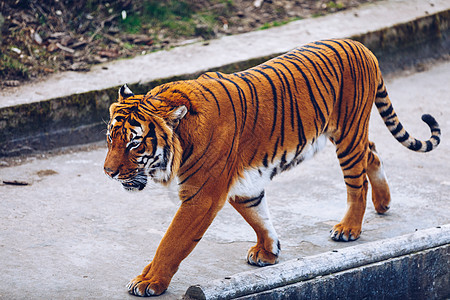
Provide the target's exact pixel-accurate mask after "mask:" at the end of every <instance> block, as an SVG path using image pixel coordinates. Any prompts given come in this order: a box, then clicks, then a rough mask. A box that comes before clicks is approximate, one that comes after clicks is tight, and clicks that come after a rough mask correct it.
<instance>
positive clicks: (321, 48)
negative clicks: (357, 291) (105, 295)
mask: <svg viewBox="0 0 450 300" xmlns="http://www.w3.org/2000/svg"><path fill="white" fill-rule="evenodd" d="M373 104H375V105H376V107H377V108H378V111H379V113H380V115H381V116H382V118H383V120H384V122H385V124H386V126H387V127H388V129H389V130H390V132H391V133H392V135H393V136H394V137H395V138H396V139H397V140H398V141H399V142H400V143H401V144H402V145H404V146H405V147H407V148H409V149H411V150H413V151H417V152H427V151H431V150H433V149H434V148H436V146H437V145H438V144H439V138H440V130H439V126H438V124H437V122H436V121H435V120H434V118H433V117H431V116H430V115H424V116H423V117H422V119H423V120H424V121H425V122H426V123H427V124H428V126H429V127H430V129H431V137H430V139H429V140H427V141H419V140H417V139H415V138H413V137H411V136H410V135H409V134H408V132H407V131H406V130H405V129H404V128H403V126H402V125H401V123H400V121H399V120H398V118H397V116H396V114H395V112H394V109H393V107H392V104H391V102H390V100H389V97H388V95H387V91H386V87H385V85H384V82H383V78H382V76H381V72H380V70H379V67H378V62H377V60H376V58H375V57H374V55H373V54H372V53H371V52H370V51H369V50H368V49H367V48H366V47H364V46H363V45H362V44H360V43H358V42H354V41H351V40H327V41H318V42H315V43H311V44H307V45H305V46H303V47H300V48H297V49H294V50H292V51H291V52H289V53H286V54H284V55H281V56H279V57H276V58H274V59H272V60H270V61H268V62H266V63H264V64H261V65H259V66H256V67H254V68H251V69H248V70H246V71H242V72H239V73H234V74H222V73H218V72H213V73H206V74H204V75H202V76H200V77H199V78H198V79H195V80H189V81H178V82H172V83H167V84H163V85H161V86H158V87H156V88H154V89H152V90H151V91H149V92H148V93H147V94H146V95H134V94H133V92H131V90H130V89H129V88H128V87H126V86H124V87H122V88H121V89H120V91H119V101H118V102H117V103H114V104H113V105H112V106H111V108H110V117H111V120H110V123H109V125H108V148H109V149H108V154H107V157H106V160H105V172H106V173H107V174H108V175H109V176H110V177H112V178H114V179H118V180H119V181H120V182H121V183H122V184H123V186H124V187H125V188H126V189H128V190H141V189H143V188H144V187H145V184H146V182H147V178H150V179H153V180H155V181H157V182H162V183H167V182H169V181H170V180H171V179H173V178H175V177H176V178H177V179H178V183H179V196H180V199H181V202H182V203H181V206H180V208H179V211H178V212H177V214H176V216H175V217H174V219H173V221H172V223H171V225H170V227H169V229H168V230H167V232H166V234H165V236H164V238H163V240H162V241H161V243H160V245H159V247H158V250H157V252H156V254H155V257H154V259H153V261H152V262H151V263H150V264H149V265H148V266H147V267H146V268H145V269H144V271H143V273H142V274H141V275H139V276H138V277H136V278H135V279H133V280H132V281H131V282H130V284H129V285H128V289H129V292H130V293H132V294H136V295H157V294H160V293H162V292H163V291H164V290H165V289H166V288H167V286H168V285H169V282H170V279H171V278H172V276H173V274H174V273H175V272H176V270H177V268H178V265H179V264H180V262H181V261H182V260H183V259H184V258H185V257H186V256H187V255H188V254H189V253H190V252H191V251H192V249H193V248H194V247H195V245H196V243H197V242H198V241H199V240H200V239H201V237H202V235H203V233H204V232H205V231H206V229H207V228H208V226H209V224H210V223H211V222H212V220H213V219H214V217H215V215H216V214H217V212H218V211H219V210H220V208H221V207H222V206H223V205H224V202H225V201H226V200H227V199H228V200H229V202H230V203H231V204H232V205H233V207H235V208H236V210H237V211H238V212H239V213H240V214H241V215H242V216H243V217H244V219H245V220H246V221H247V222H248V223H249V224H250V225H251V226H252V227H253V229H254V230H255V232H256V235H257V244H256V245H255V246H254V247H252V248H251V249H250V250H249V251H248V254H247V260H248V262H249V263H251V264H255V265H259V266H264V265H267V264H273V263H276V262H277V260H278V255H279V253H280V242H279V240H278V237H277V235H276V232H275V230H274V229H273V226H272V223H271V218H270V214H269V211H268V210H267V205H266V198H265V193H264V186H265V184H267V182H269V181H270V180H271V179H272V178H273V177H274V176H275V175H277V174H278V173H280V172H283V171H285V170H288V169H290V168H292V167H294V166H296V165H298V164H299V163H301V162H302V161H303V160H305V159H308V158H310V157H312V156H313V155H314V154H315V153H316V152H317V151H319V150H320V149H321V148H322V147H323V146H324V144H325V142H326V140H327V139H329V140H331V142H332V143H333V144H335V146H336V154H337V157H338V160H339V163H340V166H341V168H342V172H343V175H344V182H345V184H346V186H347V206H348V210H347V213H346V214H345V216H344V217H343V219H342V220H341V222H340V223H339V224H337V225H335V226H334V227H333V229H332V230H331V238H332V239H334V240H342V241H350V240H355V239H357V238H358V237H359V235H360V232H361V223H362V219H363V215H364V211H365V207H366V194H367V189H368V180H367V178H368V179H369V181H370V184H371V187H372V195H373V196H372V201H373V203H374V206H375V209H376V211H377V212H379V213H384V212H385V211H387V210H388V208H389V202H390V193H389V187H388V184H387V179H386V176H385V173H384V170H383V165H382V162H381V160H380V158H379V156H378V154H377V152H376V150H375V145H374V144H373V143H372V142H370V141H369V138H368V124H369V116H370V111H371V109H372V106H373Z"/></svg>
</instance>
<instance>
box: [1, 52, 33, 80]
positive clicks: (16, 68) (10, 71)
mask: <svg viewBox="0 0 450 300" xmlns="http://www.w3.org/2000/svg"><path fill="white" fill-rule="evenodd" d="M6 76H19V77H22V78H28V69H27V67H26V66H25V65H24V64H22V63H21V62H20V61H19V60H17V59H15V58H14V57H13V56H12V55H9V54H8V53H2V54H1V55H0V77H6Z"/></svg>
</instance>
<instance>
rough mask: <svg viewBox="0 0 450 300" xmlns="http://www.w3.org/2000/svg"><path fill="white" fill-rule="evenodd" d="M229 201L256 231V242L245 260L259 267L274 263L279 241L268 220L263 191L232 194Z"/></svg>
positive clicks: (276, 257)
mask: <svg viewBox="0 0 450 300" xmlns="http://www.w3.org/2000/svg"><path fill="white" fill-rule="evenodd" d="M229 202H230V204H231V205H232V206H233V207H234V208H235V209H236V210H237V211H238V212H239V213H240V214H241V216H242V217H243V218H244V219H245V220H246V221H247V223H249V224H250V226H251V227H252V228H253V230H255V232H256V236H257V243H256V245H255V246H253V247H251V248H250V249H249V250H248V253H247V262H248V263H249V264H251V265H255V266H260V267H263V266H266V265H273V264H276V263H277V262H278V255H279V254H280V242H279V240H278V236H277V233H276V232H275V229H274V227H273V225H272V221H271V220H270V214H269V209H268V207H267V203H266V197H265V194H264V191H262V192H261V193H260V194H259V195H258V196H256V197H242V196H234V197H231V198H230V199H229Z"/></svg>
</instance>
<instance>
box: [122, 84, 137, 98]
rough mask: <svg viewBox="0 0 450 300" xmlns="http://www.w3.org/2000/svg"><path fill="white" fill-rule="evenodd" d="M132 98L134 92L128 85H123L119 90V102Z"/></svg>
mask: <svg viewBox="0 0 450 300" xmlns="http://www.w3.org/2000/svg"><path fill="white" fill-rule="evenodd" d="M131 96H134V94H133V92H132V91H131V90H130V88H129V87H128V85H127V84H124V85H122V87H121V88H120V89H119V102H122V101H123V100H124V99H127V98H129V97H131Z"/></svg>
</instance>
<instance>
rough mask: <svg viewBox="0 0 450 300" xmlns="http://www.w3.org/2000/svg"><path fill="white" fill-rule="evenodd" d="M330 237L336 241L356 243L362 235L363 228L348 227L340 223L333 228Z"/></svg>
mask: <svg viewBox="0 0 450 300" xmlns="http://www.w3.org/2000/svg"><path fill="white" fill-rule="evenodd" d="M330 232H331V235H330V237H331V238H332V239H333V240H335V241H343V242H349V241H355V240H357V239H358V238H359V236H360V235H361V226H359V227H358V226H353V227H351V226H346V225H345V224H342V223H339V224H337V225H335V226H334V227H333V229H332V230H331V231H330Z"/></svg>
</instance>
